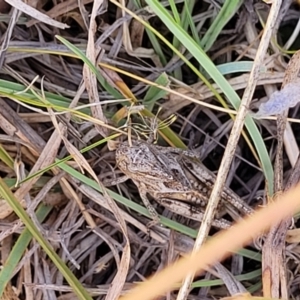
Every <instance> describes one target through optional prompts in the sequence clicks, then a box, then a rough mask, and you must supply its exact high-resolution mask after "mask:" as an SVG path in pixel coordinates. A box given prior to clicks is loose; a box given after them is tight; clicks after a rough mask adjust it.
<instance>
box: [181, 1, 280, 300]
mask: <svg viewBox="0 0 300 300" xmlns="http://www.w3.org/2000/svg"><path fill="white" fill-rule="evenodd" d="M280 6H281V0H275V1H274V2H273V5H272V7H271V9H270V13H269V16H268V20H267V23H266V26H265V29H264V33H263V35H262V38H261V42H260V44H259V47H258V49H257V54H256V57H255V60H254V63H253V68H252V70H251V73H250V75H249V81H248V84H247V86H246V89H245V91H244V94H243V98H242V101H241V105H240V108H239V110H238V114H237V116H236V120H235V122H234V124H233V127H232V131H231V133H230V137H229V139H228V143H227V147H226V149H225V152H224V156H223V159H222V163H221V166H220V169H219V172H218V175H217V178H216V182H215V184H214V187H213V190H212V192H211V194H210V198H209V202H208V203H209V205H208V206H207V209H206V210H205V213H204V216H203V221H202V223H201V226H200V229H199V232H198V236H197V239H196V241H195V245H194V251H196V250H198V249H199V248H200V247H201V245H202V244H203V242H204V241H205V239H206V237H207V235H208V232H209V229H210V227H211V224H212V221H213V219H214V216H215V212H216V211H217V207H218V203H219V201H220V196H221V193H222V191H223V187H224V185H225V180H226V178H227V174H228V170H229V168H230V164H231V162H232V158H233V156H234V153H235V149H236V145H237V143H238V140H239V137H240V135H241V132H242V129H243V126H244V121H245V118H246V115H247V113H248V107H249V104H250V102H251V99H252V96H253V93H254V90H255V87H256V84H257V81H258V78H259V73H260V68H261V66H262V65H263V59H264V57H265V54H266V52H267V50H268V46H269V41H270V39H271V36H272V33H273V28H274V26H275V23H276V19H277V17H278V14H279V10H280ZM193 277H194V276H193V274H192V273H191V274H189V275H188V276H187V278H186V279H185V281H184V282H183V284H182V287H181V289H180V291H179V294H178V297H177V300H183V299H186V298H187V296H188V293H189V287H190V284H191V283H192V281H193Z"/></svg>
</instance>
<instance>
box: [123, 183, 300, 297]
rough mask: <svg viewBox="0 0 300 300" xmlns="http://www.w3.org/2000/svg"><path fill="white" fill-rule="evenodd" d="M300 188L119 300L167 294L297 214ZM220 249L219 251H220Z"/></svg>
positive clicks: (294, 189)
mask: <svg viewBox="0 0 300 300" xmlns="http://www.w3.org/2000/svg"><path fill="white" fill-rule="evenodd" d="M299 194H300V185H297V187H295V188H292V189H291V190H289V191H288V192H286V193H285V194H283V195H282V196H280V197H279V198H278V200H277V201H276V202H273V203H272V204H270V205H269V206H268V207H266V208H263V209H261V210H260V211H258V212H256V213H255V214H254V215H253V216H251V217H249V218H248V219H247V220H242V221H240V222H239V223H238V224H236V225H234V226H232V227H231V228H230V229H228V230H226V231H223V232H221V233H219V234H218V235H216V236H215V237H214V238H213V239H211V240H210V241H208V242H207V243H206V244H204V245H203V246H202V247H201V248H200V249H199V250H198V251H197V252H193V253H192V254H191V255H189V256H188V257H185V258H182V259H180V260H179V261H177V262H176V263H174V264H173V265H172V266H170V267H168V268H166V269H164V270H163V271H161V272H160V273H159V274H156V275H155V276H153V277H152V278H150V279H149V280H148V281H147V282H145V283H143V284H141V285H139V286H138V287H136V288H135V289H133V290H132V291H131V292H129V293H128V295H126V296H124V297H122V298H120V300H140V299H144V300H151V299H154V298H155V297H158V296H159V295H161V294H163V293H165V292H167V291H169V290H171V289H172V288H173V287H174V285H175V284H176V283H178V282H179V281H180V280H182V279H183V278H184V277H185V276H186V275H188V274H190V272H193V273H195V272H200V271H202V270H203V269H204V268H206V267H207V266H209V265H211V264H214V263H215V262H216V261H220V260H222V259H224V258H226V257H227V256H228V255H229V252H233V251H235V250H237V249H239V248H240V247H242V246H244V245H245V244H246V243H248V242H250V241H251V240H252V239H253V238H255V237H256V236H258V235H260V234H261V233H262V232H264V231H265V230H267V229H268V228H269V227H270V226H271V225H273V224H274V223H276V221H275V220H279V219H284V218H286V217H287V216H289V215H290V214H293V213H294V212H295V211H297V210H299V208H300V205H299ZM220 249H222V251H220Z"/></svg>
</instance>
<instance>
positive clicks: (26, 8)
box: [5, 0, 69, 29]
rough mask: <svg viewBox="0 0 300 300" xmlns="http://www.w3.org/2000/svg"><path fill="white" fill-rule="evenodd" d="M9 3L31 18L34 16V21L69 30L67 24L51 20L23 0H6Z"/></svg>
mask: <svg viewBox="0 0 300 300" xmlns="http://www.w3.org/2000/svg"><path fill="white" fill-rule="evenodd" d="M5 1H6V2H7V3H9V4H10V5H11V6H13V7H15V8H16V9H18V10H20V11H22V12H24V13H26V14H27V15H29V16H32V17H33V18H34V19H37V20H39V21H41V22H43V23H46V24H49V25H51V26H54V27H57V28H61V29H66V28H69V26H68V25H67V24H63V23H61V22H58V21H55V20H53V19H51V18H49V17H48V16H47V15H45V14H43V13H41V12H39V11H38V10H36V9H35V8H33V7H31V6H30V5H28V4H26V3H24V2H23V1H21V0H5Z"/></svg>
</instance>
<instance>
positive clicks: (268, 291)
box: [263, 51, 300, 299]
mask: <svg viewBox="0 0 300 300" xmlns="http://www.w3.org/2000/svg"><path fill="white" fill-rule="evenodd" d="M299 71H300V51H298V52H296V53H295V54H294V55H293V57H292V58H291V60H290V62H289V65H288V67H287V69H286V72H285V76H284V80H283V83H282V87H281V88H284V87H285V86H286V85H287V84H289V83H291V82H293V81H295V80H297V78H298V74H299ZM287 113H288V112H287V111H285V112H283V114H282V115H279V116H278V119H277V139H278V145H277V153H276V160H275V174H276V176H275V178H274V180H275V183H274V187H275V192H276V193H277V194H280V193H281V192H282V191H283V190H284V187H283V144H284V141H283V137H284V135H285V130H286V122H287ZM289 130H290V128H289ZM285 142H286V143H288V142H289V139H288V140H287V139H285ZM298 159H299V158H298ZM298 180H299V179H298ZM298 180H296V182H298ZM296 182H294V184H295V183H296ZM290 224H291V216H290V217H289V218H287V219H285V220H282V221H281V222H280V223H279V224H276V225H275V226H274V227H272V228H271V230H270V232H269V234H268V236H267V238H266V241H265V244H264V248H263V286H264V296H265V297H272V298H279V297H282V298H284V299H287V298H288V295H289V292H288V284H287V282H288V279H287V272H286V260H285V251H286V249H285V244H286V243H285V238H286V234H287V231H288V228H289V227H290Z"/></svg>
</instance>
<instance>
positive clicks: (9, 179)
mask: <svg viewBox="0 0 300 300" xmlns="http://www.w3.org/2000/svg"><path fill="white" fill-rule="evenodd" d="M123 2H125V1H120V4H121V5H125V3H123ZM146 2H147V3H148V2H152V1H146ZM154 2H158V1H154ZM242 2H243V3H242ZM253 2H255V1H250V0H249V1H225V3H224V4H220V3H219V2H217V1H200V0H198V1H190V2H189V1H186V2H183V1H178V3H173V2H172V1H169V2H168V1H165V2H162V4H163V6H164V7H165V8H167V10H168V11H169V12H172V16H173V17H174V20H176V21H177V22H178V23H179V24H180V26H181V28H182V30H183V31H184V32H186V37H185V38H186V40H184V41H183V40H182V39H181V36H180V35H178V36H176V35H175V36H174V35H173V31H172V30H170V28H169V24H168V23H167V22H166V21H167V20H164V19H162V18H159V17H158V15H157V13H155V12H154V11H153V10H149V9H146V4H143V3H140V1H134V0H132V1H127V3H126V8H127V9H128V10H129V11H131V12H133V13H134V14H135V15H137V16H138V18H140V20H137V19H136V18H134V17H133V16H132V15H130V13H129V12H127V13H126V11H125V9H120V8H119V7H118V6H117V3H115V2H114V1H107V0H104V1H99V0H98V1H90V0H83V1H75V0H67V1H49V0H44V1H33V0H29V1H27V2H26V3H24V2H22V1H20V0H9V1H3V0H2V1H0V13H1V15H0V17H1V19H0V25H1V27H0V32H1V53H0V66H1V69H0V72H1V77H0V78H1V79H0V127H1V133H0V139H1V145H0V155H1V156H0V158H1V161H0V166H1V177H2V179H3V181H2V182H1V186H2V189H1V191H2V193H3V191H4V190H5V188H4V187H5V186H8V187H9V188H10V190H11V191H12V192H13V194H12V193H11V192H9V190H8V189H7V190H6V191H7V194H5V195H4V196H5V197H4V199H5V200H1V203H0V205H1V209H0V241H1V265H2V266H3V269H2V271H1V272H0V291H1V293H3V294H2V298H1V299H60V300H62V299H75V297H79V298H80V297H81V298H82V299H91V297H92V298H94V299H104V298H105V299H117V298H118V297H119V296H120V295H121V294H123V293H125V292H126V291H128V290H130V289H131V288H132V287H133V286H134V285H135V283H136V282H139V281H143V280H145V278H147V277H148V276H150V275H153V274H155V273H156V272H157V271H159V270H161V269H163V268H164V267H166V266H167V265H169V264H170V263H171V262H173V261H175V260H177V259H178V258H179V257H180V256H182V255H184V254H185V253H187V252H189V251H191V250H192V248H193V244H194V239H195V238H196V236H197V230H198V229H199V222H196V221H191V220H188V219H186V218H183V217H180V216H178V215H176V214H173V213H171V212H170V211H168V210H167V209H164V208H163V207H161V206H159V205H157V207H156V209H157V210H158V212H159V214H160V215H162V216H164V218H163V219H162V224H163V225H164V226H155V227H153V228H151V230H150V231H149V229H148V228H147V226H146V224H147V223H148V221H149V219H148V218H147V217H146V216H148V214H147V211H146V210H145V209H144V208H143V207H142V204H141V201H140V197H139V194H138V191H137V189H136V186H135V185H134V184H133V183H132V182H130V181H129V182H126V183H124V184H120V185H118V186H116V187H112V188H109V189H105V188H104V186H103V182H105V180H107V179H112V178H116V177H119V176H121V175H122V174H121V173H120V171H119V170H118V169H116V168H115V158H114V151H113V149H114V147H115V142H114V140H116V139H119V140H122V139H127V138H128V137H127V135H128V130H127V129H128V128H129V127H130V128H131V129H132V130H131V134H133V135H137V134H139V135H141V136H142V134H143V133H146V134H147V129H148V128H145V127H143V126H142V125H144V121H145V119H146V118H149V117H154V116H156V115H158V117H159V118H160V119H161V120H165V123H167V124H168V125H169V123H171V125H170V127H166V128H162V129H161V130H160V135H159V138H158V143H159V144H161V145H167V144H170V145H172V146H176V147H188V148H190V149H193V151H195V153H197V154H198V155H199V157H201V160H202V161H203V162H204V164H205V165H206V166H207V167H208V168H209V169H211V170H213V171H217V170H218V168H219V166H220V163H221V160H222V157H223V154H224V149H225V147H226V145H227V141H228V138H229V135H230V132H231V129H232V127H233V123H234V122H233V119H234V118H233V117H232V116H233V115H232V114H235V112H234V111H235V108H234V107H235V104H234V103H232V102H231V101H234V99H232V98H231V97H228V95H233V96H234V97H237V98H239V96H240V97H241V96H242V95H243V93H244V91H245V89H246V88H247V86H248V85H249V80H251V74H250V71H251V69H252V67H253V61H254V60H255V59H256V57H257V49H258V48H259V46H260V45H261V43H262V42H263V41H262V39H261V37H262V32H263V29H265V30H267V29H266V27H265V26H266V22H267V18H268V15H269V11H270V5H269V4H266V3H265V2H263V1H258V3H253ZM273 2H274V3H275V4H276V3H277V2H280V1H273ZM172 3H173V4H174V6H172ZM148 4H149V3H148ZM275 4H273V5H275ZM149 5H150V4H149ZM150 6H151V5H150ZM151 7H152V6H151ZM174 7H176V9H175V8H174ZM226 7H227V12H228V11H230V12H231V13H230V14H225V12H226V11H225V12H224V9H225V8H226ZM176 12H177V13H178V15H177V14H176ZM216 19H218V20H220V21H219V22H217V24H215V22H214V20H216ZM141 21H144V22H147V23H148V24H150V25H151V26H152V29H149V28H147V27H145V25H144V24H143V23H141ZM179 21H181V23H180V22H179ZM298 23H299V5H298V4H297V2H293V1H289V0H286V1H284V2H283V3H282V5H281V8H280V11H279V15H278V17H277V18H276V22H275V26H274V28H273V31H272V38H271V40H270V43H268V44H267V46H268V52H267V53H266V54H265V55H264V56H263V57H262V58H261V59H262V61H263V63H262V65H261V66H260V72H259V76H258V78H256V84H255V86H254V87H253V88H254V89H255V91H254V95H253V99H252V102H251V104H250V107H249V110H250V111H256V110H257V108H258V107H259V105H260V104H261V103H263V102H265V101H266V99H267V98H268V97H269V96H270V95H271V94H272V93H273V92H274V91H276V90H278V88H279V87H280V86H281V85H282V84H284V83H286V82H289V81H292V80H293V78H294V77H292V76H296V77H297V76H298V73H299V67H298V65H299V62H298V55H297V53H296V54H295V55H294V64H293V65H292V67H293V66H294V70H292V71H291V69H290V72H287V66H288V62H289V61H290V58H291V56H292V54H291V53H288V52H287V50H297V49H298V44H299V37H298V35H299V34H298V32H299V30H298V26H299V25H298ZM154 29H156V30H157V31H158V32H159V33H160V34H161V35H162V36H163V37H165V38H166V39H167V41H169V42H170V43H171V44H172V45H173V47H174V48H175V50H176V49H177V50H178V51H179V53H177V52H175V50H174V49H171V48H169V46H167V44H166V43H164V42H162V41H161V40H159V39H158V38H157V36H156V35H155V34H154V33H155V32H154ZM178 32H179V31H178ZM190 36H191V37H192V39H193V40H194V41H196V42H197V44H198V45H201V48H202V49H203V50H204V52H203V53H206V54H207V64H205V63H206V62H205V61H203V64H202V62H201V63H199V59H198V57H197V56H196V55H194V53H192V51H189V39H190ZM180 53H181V54H182V55H183V56H184V58H185V59H184V58H183V59H182V57H180ZM201 55H203V57H204V54H201ZM204 58H205V57H204ZM210 61H211V62H213V64H212V66H211V68H210V69H209V68H208V67H207V66H210V65H209V62H210ZM189 62H190V64H191V65H190V66H189V65H188V64H189ZM290 65H291V64H290ZM215 66H217V67H218V68H217V69H214V67H215ZM193 67H194V68H195V70H193ZM216 70H217V71H216ZM197 72H200V73H201V74H200V75H198V74H197ZM216 72H218V74H217V75H218V76H220V77H222V78H223V79H222V80H224V82H226V83H227V84H229V86H230V89H231V90H229V88H228V87H227V86H225V85H224V86H221V85H219V84H218V82H217V81H216V78H217V77H216V76H217V75H216ZM202 74H203V78H202V77H200V76H202ZM291 74H293V75H292V76H291ZM223 76H224V77H223ZM199 77H200V78H201V79H199ZM224 78H225V79H226V80H225V79H224ZM210 84H211V85H210ZM234 92H236V94H233V93H234ZM230 93H231V94H230ZM220 95H222V96H220ZM224 95H225V96H224ZM235 95H236V96H235ZM223 98H224V99H225V98H226V101H224V103H223V102H222V100H224V99H223ZM221 104H222V105H224V107H223V106H222V105H221ZM139 106H142V108H144V109H143V110H142V111H140V109H139ZM128 107H129V109H128ZM136 112H139V114H138V113H136ZM230 114H231V115H230ZM298 114H299V109H298V107H297V106H295V107H294V108H292V109H291V110H290V111H289V115H288V116H289V117H290V119H289V122H288V123H287V125H286V129H285V121H286V119H285V117H284V115H283V116H281V117H280V118H278V119H279V120H280V121H281V123H280V122H278V124H276V122H275V121H274V120H272V119H263V118H262V119H257V120H255V121H253V123H251V124H252V125H251V126H255V128H256V131H251V130H250V129H249V127H247V126H250V125H249V124H246V127H247V130H245V131H244V134H243V136H242V137H241V138H240V139H238V137H237V139H238V142H237V147H236V149H235V155H234V158H233V163H232V165H231V168H230V171H229V175H228V177H227V183H226V184H227V185H228V186H230V187H231V188H232V189H233V190H234V191H235V192H236V193H237V194H239V195H240V196H242V197H243V199H244V200H245V201H246V202H247V203H248V204H249V205H250V206H252V207H254V208H255V207H258V206H259V205H265V204H266V203H267V201H268V199H267V197H266V195H267V194H268V193H269V194H272V192H271V191H270V190H272V189H273V190H274V191H275V192H276V193H279V192H281V191H283V190H285V189H287V187H289V186H290V185H293V184H295V183H297V182H298V174H297V170H298V169H299V168H298V154H299V150H298V145H299V135H298V134H297V132H298V125H297V123H296V122H297V119H298ZM128 115H129V116H130V118H129V116H128ZM173 115H176V120H175V121H174V119H173V118H172V116H173ZM248 118H250V117H249V116H248ZM290 121H291V122H290ZM283 124H284V125H283ZM246 127H245V128H246ZM283 130H286V131H285V136H283ZM249 132H250V134H249ZM282 145H284V147H283V146H282ZM259 147H260V148H259ZM278 153H279V154H278ZM275 156H277V162H276V164H274V171H275V180H274V181H273V177H272V176H273V175H272V174H273V162H274V160H275ZM262 157H267V158H266V160H265V161H262V159H261V158H262ZM281 174H283V175H282V176H281ZM269 176H270V177H269ZM282 178H283V179H282ZM7 198H9V200H8V199H7ZM14 203H15V205H14ZM18 203H19V204H21V206H22V207H23V208H25V209H26V213H25V212H24V211H22V209H21V207H20V206H18ZM26 216H27V217H28V216H29V217H30V219H29V218H28V219H26ZM30 222H31V223H30ZM24 224H25V226H24ZM31 225H32V227H31ZM26 228H27V229H26ZM216 231H217V230H216V229H212V230H211V231H210V233H211V234H212V235H213V234H215V233H216ZM32 236H33V237H34V238H32ZM275 241H276V242H278V241H279V242H278V244H276V247H275V246H274V245H275V244H274V243H275ZM298 241H299V230H298V222H297V215H295V216H294V222H293V223H292V225H291V222H290V219H289V220H286V221H284V222H282V223H281V224H280V226H279V227H274V228H273V229H272V230H271V231H270V234H269V235H268V236H267V238H266V240H265V244H264V246H263V248H262V247H261V245H257V244H252V245H251V246H248V247H247V248H245V249H242V250H241V251H239V252H238V253H236V254H234V255H233V256H232V257H231V258H230V259H227V260H226V261H225V262H224V263H223V264H220V263H218V264H216V265H215V266H212V267H211V268H210V269H209V270H207V272H206V273H205V274H204V275H201V276H199V277H196V278H195V280H194V283H193V286H192V287H193V289H192V291H191V292H190V293H189V295H188V297H187V299H200V298H201V299H212V298H218V299H219V298H222V297H226V296H229V295H235V294H237V293H245V292H249V293H251V294H252V295H259V296H261V295H263V296H265V297H274V298H276V297H277V298H279V297H282V298H297V297H299V296H298V292H297V291H298V286H299V270H298V269H299V268H298V260H299V253H298V251H299V247H298ZM47 249H48V250H47ZM47 251H49V252H47ZM55 255H56V256H55ZM262 259H263V265H262V264H261V261H262ZM274 262H275V264H276V265H277V266H276V269H272V267H270V266H271V265H273V266H274ZM262 268H263V269H262ZM266 269H268V270H271V271H270V273H271V274H267V275H266V273H265V272H264V271H265V270H266ZM276 271H278V274H279V275H278V276H277V277H276V275H277V274H275V275H274V273H275V272H276ZM284 271H287V273H286V274H284ZM64 272H65V273H64ZM272 272H274V273H272ZM267 276H269V277H270V278H272V280H273V281H272V283H273V286H272V287H269V289H268V288H267V287H266V282H268V279H267ZM272 276H273V277H272ZM275 277H276V279H275ZM70 282H73V284H74V285H72V284H70ZM262 286H264V288H262ZM178 289H179V287H176V289H175V291H173V292H170V293H169V294H167V295H166V296H165V298H166V299H175V298H176V296H177V291H178ZM80 295H81V296H80ZM162 298H163V297H162Z"/></svg>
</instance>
